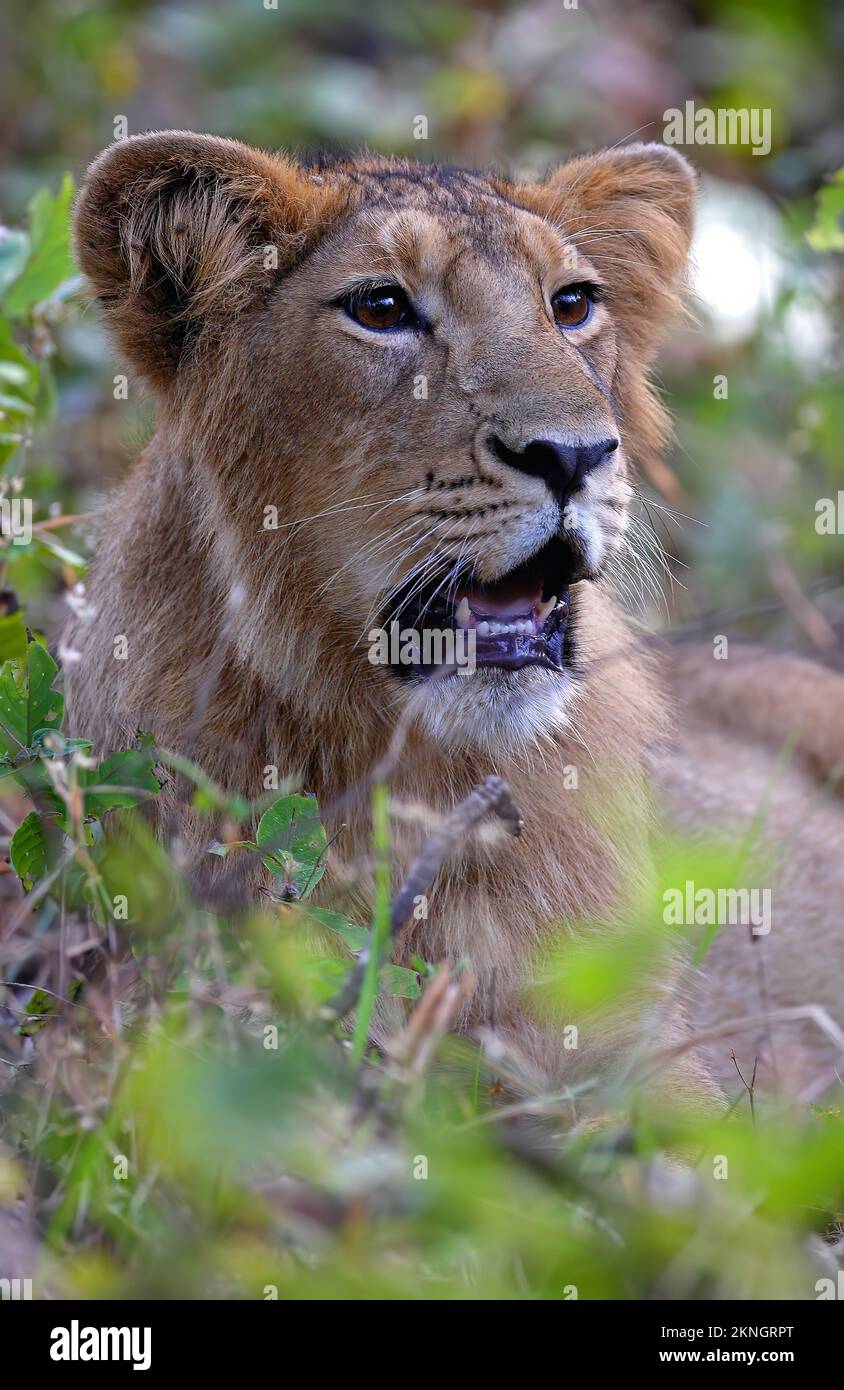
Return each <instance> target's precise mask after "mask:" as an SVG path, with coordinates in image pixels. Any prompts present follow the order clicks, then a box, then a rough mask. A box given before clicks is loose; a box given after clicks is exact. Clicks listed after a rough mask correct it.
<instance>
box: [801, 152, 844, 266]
mask: <svg viewBox="0 0 844 1390" xmlns="http://www.w3.org/2000/svg"><path fill="white" fill-rule="evenodd" d="M806 236H807V239H808V242H809V245H810V246H811V247H812V250H813V251H844V169H839V170H838V171H837V172H836V173H834V174H833V175H832V178H831V180H830V182H829V183H828V184H827V185H826V187H825V188H822V189H821V190H820V192H819V193H818V205H817V210H816V212H815V221H814V225H813V226H812V227H811V228H810V230H809V231H808V232H807V233H806Z"/></svg>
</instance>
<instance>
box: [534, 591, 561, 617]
mask: <svg viewBox="0 0 844 1390" xmlns="http://www.w3.org/2000/svg"><path fill="white" fill-rule="evenodd" d="M556 607H557V596H556V594H554V595H553V596H552V597H551V598H549V599H547V600H546V601H545V603H538V604H537V605H536V616H537V618H538V619H539V621H540V622H541V623H544V622H545V619H546V618H547V617H548V614H549V613H552V612H553V610H554V609H555V608H556Z"/></svg>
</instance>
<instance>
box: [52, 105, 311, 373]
mask: <svg viewBox="0 0 844 1390" xmlns="http://www.w3.org/2000/svg"><path fill="white" fill-rule="evenodd" d="M335 196H336V195H335ZM332 201H333V196H332V193H331V191H330V190H329V189H328V188H327V186H326V185H325V184H324V183H323V182H322V180H313V179H311V178H309V177H308V175H307V173H306V172H304V171H303V170H302V169H300V168H299V167H298V166H297V165H295V164H293V163H292V162H290V161H287V160H285V159H284V158H283V157H281V156H276V155H268V154H264V153H262V152H261V151H259V150H254V149H250V148H249V146H247V145H242V144H240V143H239V142H238V141H236V140H224V139H221V138H219V137H217V136H213V135H193V134H191V133H189V132H185V131H160V132H156V133H154V134H149V135H136V136H132V137H131V138H129V139H127V140H121V141H118V142H117V143H116V144H114V145H111V146H109V148H108V149H107V150H104V151H103V153H102V154H101V155H100V156H99V158H98V159H96V160H95V161H94V163H93V164H92V165H91V168H90V170H89V171H88V177H87V179H86V181H85V183H84V185H83V187H82V189H81V191H80V194H79V197H78V200H77V203H76V213H75V242H76V253H77V257H78V259H79V263H80V265H81V267H82V270H83V272H84V273H85V276H86V277H87V280H88V283H89V286H90V288H91V290H92V292H93V294H95V295H96V296H97V297H98V298H99V299H100V300H101V302H102V305H103V311H104V314H105V319H106V323H107V326H108V327H109V329H110V330H111V332H112V334H113V336H114V339H115V341H116V343H117V345H118V347H119V348H120V349H121V351H122V352H123V353H125V355H126V356H127V357H128V358H129V360H130V361H131V362H132V363H133V364H134V365H135V366H136V367H138V368H139V369H140V370H141V371H142V372H143V374H144V375H145V376H146V377H147V379H148V380H150V381H151V382H153V383H154V384H156V385H158V386H166V385H167V384H168V383H170V382H172V379H173V376H174V375H175V372H176V370H177V369H178V366H179V364H180V362H181V361H182V360H183V359H184V354H185V351H186V349H187V348H188V347H189V346H190V345H191V344H192V343H193V342H194V341H195V340H196V338H197V337H198V335H199V334H200V333H201V332H202V331H203V330H205V329H207V328H209V327H211V328H213V326H214V325H215V324H216V325H218V326H219V325H220V324H221V323H222V322H223V321H224V320H225V319H226V318H228V317H229V316H230V315H232V314H236V313H238V312H239V311H241V310H242V309H244V308H245V307H247V306H248V305H249V304H251V303H254V302H255V301H256V300H257V299H258V298H260V296H261V295H262V294H265V293H268V292H269V290H270V289H271V288H272V286H273V284H274V282H275V279H276V277H277V275H278V271H279V270H284V269H286V268H287V267H289V265H290V264H292V262H293V260H294V259H295V258H296V257H297V256H298V255H301V254H302V252H303V251H304V250H305V249H306V248H307V246H308V244H309V242H310V241H311V240H312V239H313V238H314V237H315V236H316V235H317V234H318V232H319V230H320V228H321V227H322V226H324V225H325V223H326V221H327V220H328V219H329V218H330V217H331V215H332V208H331V203H332Z"/></svg>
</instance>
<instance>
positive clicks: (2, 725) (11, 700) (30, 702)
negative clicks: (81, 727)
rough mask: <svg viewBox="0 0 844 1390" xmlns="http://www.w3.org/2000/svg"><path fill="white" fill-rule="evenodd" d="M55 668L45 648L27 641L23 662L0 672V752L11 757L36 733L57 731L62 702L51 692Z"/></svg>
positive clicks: (27, 745)
mask: <svg viewBox="0 0 844 1390" xmlns="http://www.w3.org/2000/svg"><path fill="white" fill-rule="evenodd" d="M57 672H58V667H57V666H56V663H55V662H54V661H53V659H52V657H51V656H50V653H49V652H48V651H47V649H46V647H42V646H41V643H40V642H30V643H29V645H28V646H27V649H26V656H25V658H24V660H22V661H6V662H4V664H3V667H2V669H0V749H1V750H2V751H3V752H5V753H7V754H8V755H9V756H10V757H12V758H14V757H15V756H16V755H17V754H18V753H19V752H20V751H21V749H22V748H31V747H32V744H33V742H34V740H35V735H36V733H37V732H38V730H44V729H58V727H59V725H60V724H61V722H62V714H63V712H64V699H63V697H62V696H61V695H60V694H59V693H58V692H57V691H55V690H54V689H53V681H54V680H55V678H56V674H57Z"/></svg>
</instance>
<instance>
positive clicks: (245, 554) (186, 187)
mask: <svg viewBox="0 0 844 1390" xmlns="http://www.w3.org/2000/svg"><path fill="white" fill-rule="evenodd" d="M201 139H202V138H201V137H164V136H161V137H141V140H140V141H139V142H137V143H138V144H142V143H143V142H144V141H147V142H165V144H166V141H167V140H170V141H171V142H174V141H177V140H182V141H185V142H193V143H192V144H189V148H188V149H186V150H185V149H181V148H178V147H177V148H176V150H175V151H174V150H173V149H172V148H171V147H170V146H166V148H164V149H162V148H161V146H160V144H159V145H158V146H156V145H155V144H153V145H151V146H150V147H149V148H147V149H145V150H143V151H141V150H138V151H137V156H138V159H139V160H141V163H143V160H142V159H141V156H142V155H143V156H146V167H147V173H148V183H149V189H150V196H152V194H153V193H155V194H156V195H157V198H158V207H159V211H158V212H157V213H154V214H153V213H152V212H151V211H150V210H149V209H148V208H147V207H146V206H145V205H143V204H142V203H141V202H139V201H138V198H139V195H138V193H137V189H138V177H137V172H135V177H134V180H133V181H131V182H129V183H128V186H127V192H126V193H125V194H124V201H123V206H124V207H125V208H126V212H125V213H124V218H123V222H122V225H121V223H120V222H119V221H118V222H117V224H116V227H117V237H118V240H119V242H120V243H121V247H120V248H118V250H117V251H116V252H115V255H116V256H118V257H120V258H121V259H122V260H123V262H124V263H126V264H127V265H128V271H129V276H130V286H131V263H132V250H131V248H132V246H133V244H134V245H135V246H137V245H138V244H145V245H146V246H147V247H148V248H149V253H148V258H147V260H146V261H142V262H141V263H140V264H139V268H138V269H136V273H135V280H136V284H135V286H134V288H133V289H132V293H131V296H128V295H127V296H126V298H125V300H124V301H123V303H122V305H121V307H122V310H123V312H122V316H121V314H120V312H119V311H118V310H117V309H116V308H115V307H113V297H112V302H111V303H110V300H109V299H107V301H106V303H107V309H108V310H109V312H110V314H111V317H112V319H113V320H114V321H116V327H117V331H118V335H119V336H120V334H121V331H122V336H123V338H124V340H125V339H127V338H128V337H129V336H130V332H131V331H133V330H134V327H135V324H134V320H133V321H132V322H131V323H129V320H128V315H127V312H126V307H127V305H128V302H129V300H130V298H131V302H132V307H133V310H135V311H136V312H137V311H139V310H140V308H141V305H142V304H143V302H144V298H145V297H146V299H147V300H151V301H153V303H152V307H153V308H154V309H155V311H156V314H157V321H158V323H159V324H160V325H161V332H162V333H165V332H166V326H167V323H166V316H167V312H168V304H167V302H166V301H163V302H160V303H155V302H154V296H155V294H156V292H157V291H156V285H157V284H160V281H161V277H162V268H164V269H166V270H169V273H170V275H171V277H172V278H173V280H174V281H175V282H176V283H177V286H178V288H180V289H181V290H182V295H181V297H180V296H179V295H178V294H177V295H176V297H175V300H173V299H172V297H171V301H170V305H169V309H170V315H171V320H172V323H173V325H175V324H176V323H180V324H181V331H180V338H179V342H178V348H177V351H176V350H175V349H174V357H173V360H172V361H171V362H170V363H167V364H164V365H162V363H161V361H160V359H156V361H155V363H154V368H155V370H153V369H152V368H151V366H150V364H149V362H144V363H143V365H144V369H145V371H146V373H147V375H149V376H152V377H153V378H154V379H156V384H157V385H158V386H159V389H160V390H162V392H163V394H164V395H165V398H166V400H167V403H168V408H169V411H170V413H171V415H172V416H174V417H175V418H176V419H177V421H180V422H181V425H182V427H183V435H182V438H183V440H184V444H183V447H184V449H195V444H196V425H197V417H198V415H199V413H200V407H199V404H198V403H199V401H200V400H201V401H202V406H201V413H202V415H203V416H204V417H205V437H206V438H208V439H209V444H210V442H211V440H212V439H213V445H212V446H211V447H210V448H209V450H208V453H207V454H206V456H205V457H202V458H200V459H199V462H198V466H199V468H200V470H205V471H207V475H208V482H209V484H210V486H211V489H212V492H213V493H214V494H215V497H216V504H217V506H218V508H220V511H219V526H220V529H221V531H222V532H224V533H225V535H226V537H227V554H229V556H230V557H231V563H232V567H233V569H234V570H235V571H238V573H237V574H236V575H235V574H233V575H232V578H233V579H234V578H235V577H237V578H239V579H240V581H241V582H242V583H244V584H245V586H246V587H247V589H251V590H252V594H253V597H254V598H255V599H256V600H257V602H258V604H259V607H260V610H261V612H262V614H263V616H264V619H266V615H267V610H268V606H269V605H271V603H272V588H273V585H274V584H276V583H277V582H278V581H279V580H280V579H281V577H282V576H283V577H284V580H283V582H284V599H283V602H281V603H280V604H279V608H280V609H281V610H283V611H285V612H286V614H287V619H288V627H289V630H288V633H287V638H286V640H287V641H288V651H289V653H290V655H291V656H292V655H293V652H292V648H291V647H290V645H289V644H290V643H291V642H292V643H293V645H294V646H295V642H296V640H297V638H298V639H301V638H302V636H303V632H304V628H305V627H306V626H307V627H309V628H310V631H311V641H312V645H313V642H314V627H315V626H316V627H317V642H316V644H317V645H321V646H322V652H323V657H324V659H325V660H327V661H329V662H331V663H332V664H333V665H334V666H335V667H337V668H338V669H340V670H342V671H347V670H348V671H351V670H352V669H353V668H354V666H355V664H356V663H357V664H358V666H359V667H360V668H361V670H362V672H364V673H365V676H366V679H367V680H368V681H369V683H370V685H371V687H372V698H377V699H379V700H380V701H381V702H382V703H386V704H389V705H394V704H401V703H402V702H404V701H406V700H407V699H410V698H412V699H415V700H416V701H417V702H418V704H419V707H420V710H421V711H422V712H423V718H424V719H425V721H426V723H427V725H428V727H429V729H431V730H432V731H434V732H435V733H436V734H438V735H440V736H447V737H448V738H449V739H452V740H453V739H458V740H460V739H465V738H469V739H471V740H473V741H487V740H492V739H501V738H502V737H507V735H508V733H512V734H514V735H517V736H524V735H525V734H531V733H533V732H536V731H537V730H540V729H542V728H547V727H549V726H552V725H554V724H556V723H559V722H560V721H563V720H565V719H566V718H567V709H568V703H569V695H570V692H571V689H572V686H573V683H576V674H577V670H578V666H579V664H580V660H581V658H582V656H583V653H582V651H581V650H580V648H581V647H582V644H583V641H584V640H585V639H584V636H583V635H582V634H581V633H580V631H579V628H578V621H577V615H578V608H579V599H578V594H579V592H580V590H581V588H582V586H583V585H584V584H588V583H594V582H595V581H600V580H601V577H602V576H603V575H604V574H605V572H606V570H607V566H608V564H609V562H610V560H611V558H612V556H613V555H614V554H615V553H617V552H618V550H619V547H620V546H621V545H622V543H623V537H624V532H625V527H626V523H627V514H628V503H629V498H630V495H631V487H630V483H629V482H628V473H629V459H630V457H631V456H632V457H634V458H635V457H636V455H639V456H641V455H642V454H643V453H647V451H648V450H649V449H652V448H654V447H655V446H656V445H657V444H658V443H659V437H660V433H661V429H662V417H661V414H660V412H659V408H658V406H657V405H656V403H655V401H654V399H653V397H652V396H651V394H650V392H649V389H648V387H647V385H646V381H645V374H644V372H645V366H646V363H647V360H648V358H649V357H650V355H651V353H652V350H653V342H654V339H655V336H656V331H657V329H658V327H659V324H660V322H661V320H662V318H663V317H664V315H665V311H666V309H667V308H668V307H670V304H671V301H672V296H673V291H674V288H675V284H676V281H677V279H678V276H679V275H680V273H681V270H682V265H683V261H684V257H685V251H686V247H687V243H688V235H689V230H690V225H691V201H692V188H691V178H690V175H689V172H688V169H687V166H685V164H684V163H683V161H682V160H681V159H680V158H679V157H677V156H676V155H674V154H673V153H672V152H670V151H667V150H665V149H663V148H662V147H647V146H636V147H631V148H630V149H628V150H626V151H619V152H616V153H615V154H614V155H613V154H608V155H604V156H596V157H594V158H593V159H587V160H581V161H576V162H575V163H573V164H570V165H565V166H563V168H562V169H561V170H559V171H557V173H556V175H554V176H552V178H551V179H549V180H548V182H547V183H545V184H535V185H523V186H517V185H511V184H507V183H504V182H502V181H500V180H496V179H492V178H486V177H481V176H479V175H474V174H470V173H465V172H463V171H453V170H448V171H441V170H438V169H435V168H431V167H427V166H415V165H405V164H397V163H393V162H389V161H380V160H367V161H356V162H351V163H339V164H334V165H330V166H327V167H324V168H320V171H319V172H318V173H314V172H309V171H306V170H298V169H296V168H295V166H290V165H287V164H282V162H281V161H275V163H274V162H273V161H272V160H271V159H270V158H269V157H266V156H258V155H257V154H256V153H255V152H253V151H245V150H243V147H240V146H234V145H233V144H232V143H231V142H221V141H212V142H210V144H207V145H206V144H205V143H202V144H201V145H199V146H197V144H196V142H197V140H201ZM134 143H136V142H131V141H130V142H127V144H128V145H129V146H131V145H132V144H134ZM215 153H216V155H217V163H216V165H215V164H214V157H215ZM109 157H110V156H109V155H108V154H107V155H106V156H104V157H103V158H104V159H108V158H109ZM111 157H112V158H113V159H115V160H119V159H120V155H116V156H111ZM220 160H222V167H221V166H220ZM150 161H151V163H150ZM209 161H210V163H211V165H212V167H213V173H214V185H213V191H212V184H211V180H210V177H209V170H208V169H207V168H206V164H207V163H208V162H209ZM137 162H138V161H137V160H136V163H137ZM191 173H193V176H194V177H193V181H192V179H191ZM168 178H169V183H170V185H171V197H170V203H171V208H172V212H171V217H170V220H169V223H167V222H166V215H163V214H162V213H161V212H160V208H161V193H162V188H166V186H167V183H168ZM226 178H228V180H229V188H230V197H229V200H228V204H227V205H225V206H223V207H222V208H221V207H220V206H218V203H217V200H218V199H219V198H220V197H222V193H221V190H222V189H224V188H225V180H226ZM267 184H270V185H274V186H272V187H270V188H269V190H268V189H267V187H266V185H267ZM90 201H92V199H91V196H90V194H89V202H90ZM84 213H85V208H84V206H83V209H82V213H81V216H80V221H82V218H84ZM163 216H164V217H165V225H163V226H162V217H163ZM226 219H228V223H227V221H226ZM285 219H286V220H285ZM197 220H199V221H204V223H205V227H204V229H203V226H201V225H200V226H197ZM280 220H281V221H285V226H284V235H283V236H282V235H281V232H280V229H279V222H280ZM179 229H181V237H182V239H183V240H184V238H185V237H186V236H187V237H190V236H191V235H193V234H195V236H196V239H197V249H195V250H194V252H193V255H191V254H190V252H187V253H186V252H185V251H184V248H183V245H182V244H181V243H180V242H179V241H178V240H177V239H175V236H176V232H177V231H178V230H179ZM93 230H94V228H93V226H92V232H93ZM211 230H213V238H211V239H209V238H210V231H211ZM168 237H169V238H170V239H171V243H170V245H171V252H170V254H171V257H174V256H176V255H177V254H178V264H176V265H168V262H167V254H166V253H167V249H168V244H167V238H168ZM79 245H80V251H81V253H82V257H83V262H84V261H85V251H86V248H87V243H86V239H85V226H84V223H83V225H82V226H81V230H80V234H79ZM279 246H281V264H275V265H274V264H273V263H272V262H273V259H274V258H273V257H272V256H270V257H267V256H266V248H267V247H270V248H273V247H275V248H278V247H279ZM173 247H175V250H173V249H172V248H173ZM262 247H263V249H264V261H265V262H266V261H267V259H268V260H269V262H270V264H269V265H267V264H262V265H261V266H259V265H258V264H257V258H258V255H259V253H260V251H261V249H262ZM121 248H122V249H121ZM203 257H204V260H205V262H207V265H206V266H205V273H206V276H207V277H208V284H207V286H206V287H205V300H206V302H205V304H204V306H203V308H202V310H201V311H200V310H197V312H196V314H195V315H192V314H191V312H190V305H189V304H188V306H187V312H186V307H185V305H184V304H183V303H182V299H183V298H185V297H188V298H189V296H190V294H191V293H192V294H193V295H194V297H195V298H196V299H199V297H200V296H199V294H198V292H197V290H196V288H195V287H194V288H193V289H191V288H190V282H191V277H193V279H194V280H195V278H196V276H197V275H198V274H199V273H200V272H199V270H198V268H197V267H198V266H199V265H201V264H202V260H203ZM135 259H136V263H137V262H138V257H137V252H136V255H135ZM215 259H216V265H215V263H214V262H215ZM275 259H276V261H278V257H276V258H275ZM88 260H89V264H87V265H86V269H87V270H88V273H89V276H91V277H92V278H94V279H95V280H96V279H97V274H98V272H99V277H100V279H102V256H101V255H100V257H99V262H98V264H97V265H94V264H93V263H92V258H91V257H90V256H89V258H88ZM247 268H248V270H249V275H250V276H251V278H250V279H248V280H247V278H246V276H247ZM175 271H178V275H176V274H175V273H174V272H175ZM156 277H157V278H156ZM194 320H195V321H194ZM149 336H150V335H149V329H148V327H147V335H146V342H147V343H148V342H149ZM134 346H135V351H136V353H137V352H138V344H135V345H134ZM145 350H146V352H147V354H148V353H149V347H147V348H146V349H145ZM209 376H210V377H211V378H212V379H211V380H210V381H209ZM215 406H216V409H215ZM221 446H222V448H221ZM209 454H210V455H212V457H209V456H208V455H209ZM267 508H269V509H270V510H271V512H272V514H273V518H274V521H275V519H276V518H277V522H278V524H277V527H276V526H275V524H274V523H273V524H271V525H270V527H268V528H267V527H262V526H261V518H262V517H265V516H266V509H267ZM304 576H307V579H305V578H304ZM305 584H306V585H307V594H305V593H304V592H302V590H303V587H304V585H305ZM294 592H295V599H294V598H293V595H294ZM323 619H325V622H323ZM320 639H321V642H320ZM376 692H377V694H376Z"/></svg>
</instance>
